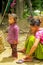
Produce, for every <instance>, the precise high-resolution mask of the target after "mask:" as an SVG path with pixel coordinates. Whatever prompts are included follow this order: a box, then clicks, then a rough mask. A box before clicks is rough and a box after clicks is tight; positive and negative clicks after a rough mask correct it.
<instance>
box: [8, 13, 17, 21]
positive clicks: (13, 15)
mask: <svg viewBox="0 0 43 65" xmlns="http://www.w3.org/2000/svg"><path fill="white" fill-rule="evenodd" d="M10 16H12V17H13V18H14V20H15V21H16V20H17V15H16V14H14V13H12V14H8V17H10Z"/></svg>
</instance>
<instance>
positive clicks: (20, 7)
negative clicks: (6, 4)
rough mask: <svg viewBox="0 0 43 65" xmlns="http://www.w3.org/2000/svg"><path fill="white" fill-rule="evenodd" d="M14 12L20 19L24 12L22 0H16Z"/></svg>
mask: <svg viewBox="0 0 43 65" xmlns="http://www.w3.org/2000/svg"><path fill="white" fill-rule="evenodd" d="M16 12H17V15H18V16H19V18H20V19H22V16H23V12H24V0H17V6H16Z"/></svg>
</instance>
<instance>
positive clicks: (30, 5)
mask: <svg viewBox="0 0 43 65" xmlns="http://www.w3.org/2000/svg"><path fill="white" fill-rule="evenodd" d="M28 5H29V8H30V14H31V16H33V10H32V3H31V0H28Z"/></svg>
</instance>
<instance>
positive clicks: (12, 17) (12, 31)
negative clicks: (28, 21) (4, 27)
mask: <svg viewBox="0 0 43 65" xmlns="http://www.w3.org/2000/svg"><path fill="white" fill-rule="evenodd" d="M8 21H9V27H8V36H7V41H8V42H9V44H10V45H11V48H12V57H14V58H17V56H18V55H17V44H18V34H19V27H18V25H17V16H16V14H14V13H12V14H9V19H8Z"/></svg>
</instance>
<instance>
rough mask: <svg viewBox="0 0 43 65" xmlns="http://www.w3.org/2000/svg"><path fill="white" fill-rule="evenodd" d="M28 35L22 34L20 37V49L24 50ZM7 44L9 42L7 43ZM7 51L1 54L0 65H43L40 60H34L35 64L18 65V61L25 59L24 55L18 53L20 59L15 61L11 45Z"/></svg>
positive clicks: (23, 64)
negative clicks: (12, 56)
mask: <svg viewBox="0 0 43 65" xmlns="http://www.w3.org/2000/svg"><path fill="white" fill-rule="evenodd" d="M26 36H27V34H21V35H19V44H18V49H22V48H23V47H24V44H25V40H26ZM6 43H7V42H6ZM5 47H6V50H4V51H3V52H2V53H1V54H0V65H43V61H39V60H34V61H33V62H26V63H22V64H17V63H16V61H18V60H19V59H22V58H24V57H25V55H24V54H22V53H18V59H16V60H14V58H11V57H10V56H11V53H12V51H11V47H10V45H9V44H6V46H5Z"/></svg>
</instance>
